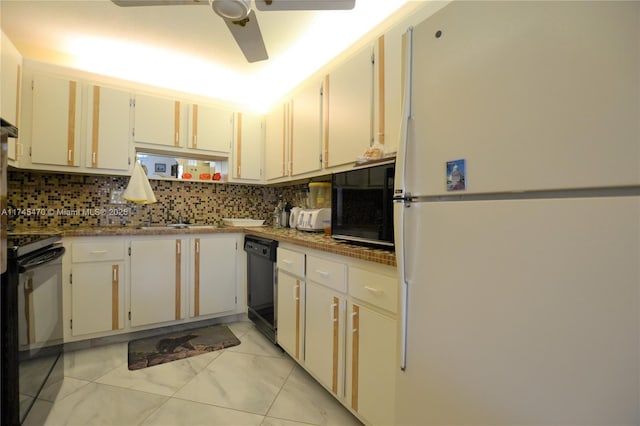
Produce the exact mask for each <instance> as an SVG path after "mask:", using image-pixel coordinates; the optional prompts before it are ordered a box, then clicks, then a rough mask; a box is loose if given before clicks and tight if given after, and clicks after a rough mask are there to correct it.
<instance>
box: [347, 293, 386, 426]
mask: <svg viewBox="0 0 640 426" xmlns="http://www.w3.org/2000/svg"><path fill="white" fill-rule="evenodd" d="M348 314H349V316H350V317H351V325H352V327H351V328H350V330H349V334H350V336H349V337H350V339H349V340H350V342H351V347H350V348H351V356H350V357H349V360H348V362H349V363H350V367H351V369H350V372H351V376H350V384H351V388H350V393H351V397H350V398H349V401H348V403H349V405H350V406H351V408H352V409H353V410H354V411H356V412H358V413H359V414H360V415H362V417H363V418H365V419H366V420H367V421H368V422H370V423H371V424H374V425H390V424H393V422H394V412H395V410H394V406H395V396H394V395H395V392H394V391H395V370H396V368H397V365H398V364H397V362H396V353H397V347H398V346H397V345H396V335H397V333H396V326H397V321H396V320H395V319H394V318H392V317H389V316H386V315H382V314H380V313H378V312H376V311H374V310H372V309H369V308H367V307H366V306H363V305H359V304H356V303H350V304H349V311H348Z"/></svg>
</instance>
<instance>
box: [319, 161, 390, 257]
mask: <svg viewBox="0 0 640 426" xmlns="http://www.w3.org/2000/svg"><path fill="white" fill-rule="evenodd" d="M394 175H395V163H387V164H380V165H375V166H370V167H362V168H357V169H353V170H348V171H346V172H340V173H334V174H333V175H332V177H331V236H332V237H333V238H335V239H338V240H346V241H350V242H354V243H363V244H367V245H376V246H383V247H386V248H393V247H394V245H393V179H394Z"/></svg>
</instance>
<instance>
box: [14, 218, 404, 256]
mask: <svg viewBox="0 0 640 426" xmlns="http://www.w3.org/2000/svg"><path fill="white" fill-rule="evenodd" d="M237 232H240V233H244V234H251V235H256V236H258V237H263V238H271V239H274V240H277V241H279V242H283V243H290V244H295V245H299V246H302V247H307V248H311V249H315V250H320V251H325V252H328V253H333V254H338V255H341V256H348V257H352V258H356V259H361V260H367V261H370V262H376V263H381V264H384V265H390V266H396V255H395V253H394V252H393V251H389V250H384V249H378V248H371V247H364V246H359V245H354V244H348V243H345V242H339V241H336V240H334V239H333V238H331V236H329V235H325V234H324V233H317V232H304V231H298V230H296V229H291V228H271V227H266V226H261V227H228V226H220V227H216V226H212V227H197V226H196V227H193V228H182V229H180V228H176V229H172V228H166V227H153V226H152V227H149V228H143V229H140V228H137V227H133V226H86V227H73V228H48V227H47V228H32V227H30V228H17V229H15V230H13V231H10V232H9V234H26V233H30V234H34V233H43V234H60V235H61V236H62V237H99V236H104V237H107V236H139V235H181V234H183V235H184V234H187V235H188V234H225V233H237Z"/></svg>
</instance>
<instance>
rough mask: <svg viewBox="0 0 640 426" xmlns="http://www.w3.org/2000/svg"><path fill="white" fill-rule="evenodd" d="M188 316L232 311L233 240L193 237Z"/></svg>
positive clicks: (234, 263) (233, 281) (234, 284)
mask: <svg viewBox="0 0 640 426" xmlns="http://www.w3.org/2000/svg"><path fill="white" fill-rule="evenodd" d="M193 253H194V255H193V268H194V269H193V292H192V298H191V300H193V305H192V309H191V316H194V317H197V316H200V315H211V314H217V313H220V312H228V311H232V310H234V309H235V307H236V256H237V249H236V239H235V238H232V237H210V238H195V239H194V240H193Z"/></svg>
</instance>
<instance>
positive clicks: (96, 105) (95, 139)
mask: <svg viewBox="0 0 640 426" xmlns="http://www.w3.org/2000/svg"><path fill="white" fill-rule="evenodd" d="M92 112H93V125H92V126H91V167H98V143H99V139H100V86H93V108H92Z"/></svg>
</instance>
